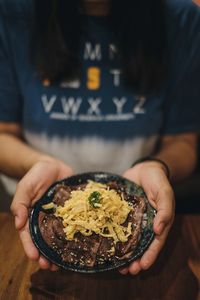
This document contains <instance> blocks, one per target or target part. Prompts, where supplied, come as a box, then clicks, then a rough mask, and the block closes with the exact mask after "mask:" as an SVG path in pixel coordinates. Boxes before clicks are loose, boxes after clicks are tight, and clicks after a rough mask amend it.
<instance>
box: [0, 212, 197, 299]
mask: <svg viewBox="0 0 200 300" xmlns="http://www.w3.org/2000/svg"><path fill="white" fill-rule="evenodd" d="M199 224H200V215H197V216H192V215H185V216H181V215H179V216H177V217H176V219H175V223H174V226H173V229H172V230H171V232H170V235H169V238H168V241H167V243H166V245H165V247H164V249H163V250H162V252H161V254H160V256H159V258H158V260H157V262H156V263H155V265H154V266H153V267H152V268H151V269H150V270H148V271H145V272H141V273H140V274H139V275H137V276H130V275H128V276H123V275H121V274H119V273H118V272H117V271H116V272H107V273H100V274H95V275H93V274H90V275H83V274H77V273H74V272H66V271H58V272H50V271H46V270H45V271H44V270H40V269H39V268H38V265H37V263H34V262H30V261H29V260H28V259H27V258H26V257H25V254H24V252H23V249H22V246H21V243H20V241H19V238H18V234H17V232H16V230H15V228H14V222H13V218H12V217H11V216H10V215H9V214H7V213H1V214H0V240H1V242H0V299H1V300H4V299H5V300H29V299H34V300H46V299H56V300H57V299H59V300H60V299H67V300H72V299H73V300H79V299H81V300H90V299H91V300H95V299H97V300H101V299H102V300H121V299H123V300H124V299H125V300H133V299H136V300H147V299H148V300H195V299H197V297H198V280H197V278H198V277H199V278H200V273H199V272H200V253H199V249H200V230H199ZM188 261H189V265H190V268H189V266H188ZM191 270H192V271H191Z"/></svg>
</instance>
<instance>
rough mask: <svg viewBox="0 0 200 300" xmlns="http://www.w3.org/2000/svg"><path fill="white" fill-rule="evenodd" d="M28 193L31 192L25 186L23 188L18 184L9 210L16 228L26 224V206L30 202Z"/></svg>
mask: <svg viewBox="0 0 200 300" xmlns="http://www.w3.org/2000/svg"><path fill="white" fill-rule="evenodd" d="M30 195H31V193H30V192H29V189H28V188H27V187H26V188H25V187H24V185H23V184H18V187H17V189H16V192H15V195H14V198H13V201H12V204H11V207H10V209H11V212H12V214H13V216H14V217H15V227H16V229H18V230H19V229H21V228H22V227H24V226H25V224H26V221H27V218H28V207H29V206H30V204H31V199H30Z"/></svg>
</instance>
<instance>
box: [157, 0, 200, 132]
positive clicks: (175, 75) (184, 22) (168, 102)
mask: <svg viewBox="0 0 200 300" xmlns="http://www.w3.org/2000/svg"><path fill="white" fill-rule="evenodd" d="M175 2H179V3H180V1H177V0H175ZM187 3H189V2H188V1H184V6H181V7H180V5H178V6H177V7H174V10H175V12H173V17H172V16H170V17H169V18H168V22H169V24H168V42H169V49H170V51H169V52H170V66H169V82H168V86H167V90H166V95H165V105H164V124H163V130H162V134H178V133H184V132H200V8H199V7H198V6H196V5H195V4H194V3H192V2H190V4H187Z"/></svg>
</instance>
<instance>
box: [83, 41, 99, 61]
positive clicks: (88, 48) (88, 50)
mask: <svg viewBox="0 0 200 300" xmlns="http://www.w3.org/2000/svg"><path fill="white" fill-rule="evenodd" d="M84 59H85V60H88V59H90V60H101V45H100V44H96V45H95V46H94V47H93V46H92V45H91V43H86V44H85V52H84Z"/></svg>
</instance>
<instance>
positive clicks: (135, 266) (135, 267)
mask: <svg viewBox="0 0 200 300" xmlns="http://www.w3.org/2000/svg"><path fill="white" fill-rule="evenodd" d="M141 269H142V267H141V265H140V260H136V261H134V262H133V263H132V264H130V266H129V273H130V274H132V275H136V274H138V273H139V272H140V271H141Z"/></svg>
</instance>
